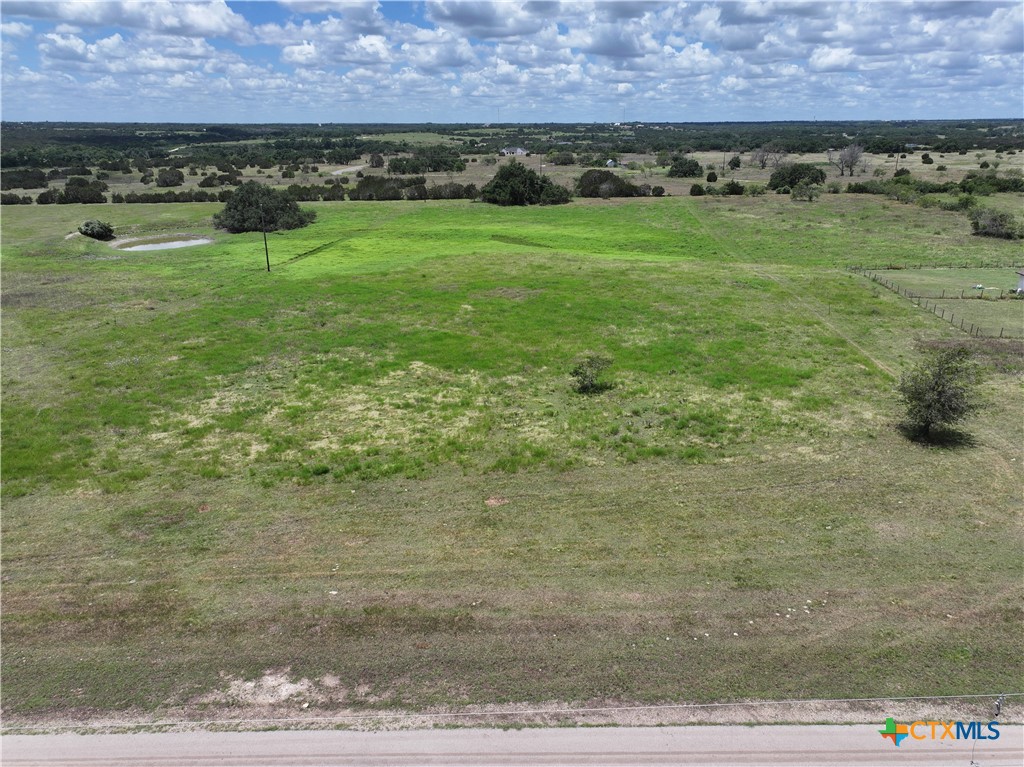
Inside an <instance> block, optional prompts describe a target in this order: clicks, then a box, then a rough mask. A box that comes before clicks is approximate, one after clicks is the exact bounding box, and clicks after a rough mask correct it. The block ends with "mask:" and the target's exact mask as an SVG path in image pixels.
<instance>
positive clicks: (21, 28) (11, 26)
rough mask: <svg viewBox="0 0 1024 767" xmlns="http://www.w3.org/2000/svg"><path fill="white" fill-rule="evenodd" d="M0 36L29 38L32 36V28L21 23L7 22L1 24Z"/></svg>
mask: <svg viewBox="0 0 1024 767" xmlns="http://www.w3.org/2000/svg"><path fill="white" fill-rule="evenodd" d="M0 34H2V35H3V36H4V37H28V36H29V35H31V34H32V27H30V26H29V25H28V24H22V23H21V22H20V21H5V22H3V23H2V24H0Z"/></svg>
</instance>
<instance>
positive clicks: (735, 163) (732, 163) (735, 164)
mask: <svg viewBox="0 0 1024 767" xmlns="http://www.w3.org/2000/svg"><path fill="white" fill-rule="evenodd" d="M729 167H730V168H731V169H732V170H738V169H739V167H740V156H739V155H738V154H734V155H733V156H732V157H731V158H730V159H729Z"/></svg>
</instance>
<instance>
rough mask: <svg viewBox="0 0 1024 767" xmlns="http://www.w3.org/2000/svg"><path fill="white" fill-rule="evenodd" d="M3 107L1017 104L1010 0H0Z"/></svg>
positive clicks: (498, 109) (15, 113)
mask: <svg viewBox="0 0 1024 767" xmlns="http://www.w3.org/2000/svg"><path fill="white" fill-rule="evenodd" d="M0 29H2V86H3V89H2V95H0V116H2V118H3V119H4V120H50V121H105V122H125V121H131V122H218V123H223V122H232V123H252V122H259V123H266V122H287V123H310V122H312V123H365V122H390V123H422V122H435V123H451V122H470V123H488V122H491V123H498V122H500V123H516V122H522V123H529V122H636V121H640V122H656V121H673V122H691V121H693V122H707V121H718V120H729V121H732V120H737V121H764V120H812V119H817V120H851V119H865V120H869V119H870V120H875V119H881V120H900V119H957V118H992V117H995V118H1021V117H1024V0H1014V1H1012V2H1000V1H999V0H985V1H982V2H954V1H952V0H945V1H943V0H939V1H938V2H923V1H920V2H919V1H910V2H897V1H895V0H855V1H854V2H828V1H827V0H796V1H793V0H789V1H787V2H781V1H778V2H777V1H775V0H752V1H751V2H714V1H708V0H699V1H696V2H672V1H670V2H660V1H657V0H655V1H646V0H645V1H642V2H641V1H633V0H604V1H598V2H568V1H567V2H547V1H543V2H542V1H539V0H531V1H529V2H527V1H525V0H524V1H521V2H520V1H516V0H501V1H500V2H491V1H488V0H425V1H424V0H418V1H417V2H376V0H369V1H366V0H353V1H351V2H348V1H341V2H338V1H332V2H321V1H320V0H287V1H285V0H281V1H279V2H269V1H268V2H226V1H225V0H204V1H202V2H196V1H190V0H130V1H117V0H63V1H62V2H47V1H44V0H25V1H23V0H4V1H3V2H2V4H0Z"/></svg>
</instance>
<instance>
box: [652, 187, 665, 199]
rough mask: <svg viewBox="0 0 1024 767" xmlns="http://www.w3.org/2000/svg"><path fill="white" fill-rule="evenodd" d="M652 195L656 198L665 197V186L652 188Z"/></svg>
mask: <svg viewBox="0 0 1024 767" xmlns="http://www.w3.org/2000/svg"><path fill="white" fill-rule="evenodd" d="M651 194H652V195H653V196H654V197H664V196H665V187H663V186H655V187H651Z"/></svg>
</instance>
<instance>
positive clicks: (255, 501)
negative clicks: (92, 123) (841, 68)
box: [2, 195, 1024, 717]
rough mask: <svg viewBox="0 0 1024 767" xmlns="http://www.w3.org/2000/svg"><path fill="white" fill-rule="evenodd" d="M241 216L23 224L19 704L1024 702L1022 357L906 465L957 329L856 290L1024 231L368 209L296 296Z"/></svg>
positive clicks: (945, 222) (306, 255)
mask: <svg viewBox="0 0 1024 767" xmlns="http://www.w3.org/2000/svg"><path fill="white" fill-rule="evenodd" d="M217 209H219V206H217V205H154V206H142V205H132V206H95V207H85V208H83V207H79V206H52V207H50V208H36V207H33V208H30V209H27V210H23V209H16V208H9V209H5V211H4V217H3V222H2V226H3V230H2V234H3V241H4V262H3V305H4V313H3V320H4V322H3V368H2V373H3V399H4V401H3V424H2V426H3V458H4V460H3V467H2V468H3V493H4V515H3V537H4V548H3V570H4V578H5V582H4V614H3V631H4V654H3V659H2V662H3V678H4V688H5V690H4V692H5V694H4V708H5V713H7V714H8V716H15V717H33V716H44V715H46V714H47V713H51V712H54V711H58V710H60V711H65V710H69V709H73V710H78V711H80V712H89V711H93V712H94V711H97V710H101V711H102V710H122V709H131V708H141V709H145V710H161V711H165V710H172V709H173V710H179V709H178V708H177V707H181V706H187V707H188V710H189V711H192V712H195V711H196V710H197V707H199V708H201V707H202V706H203V705H206V704H203V703H202V702H201V701H202V700H224V697H223V695H224V691H225V690H226V687H227V684H228V682H227V681H226V680H230V679H240V678H244V679H257V678H260V677H261V675H263V674H264V673H265V672H267V671H268V670H271V669H282V668H286V667H287V668H288V669H289V670H288V674H289V675H290V676H291V677H292V678H294V679H301V678H308V679H310V680H313V681H314V682H315V683H316V684H317V685H319V687H320V688H322V690H321V691H322V692H324V695H325V697H324V698H323V699H322V700H321V702H320V703H316V701H314V705H322V706H325V707H330V706H331V705H335V704H337V703H338V701H339V700H340V698H339V697H338V695H340V692H339V690H340V691H341V692H344V693H345V694H346V695H347V696H348V697H346V698H345V702H346V704H351V705H357V706H366V707H373V706H379V705H403V706H407V707H410V708H422V707H425V706H430V705H434V704H462V703H483V702H495V701H542V700H603V699H616V700H623V699H624V700H643V701H655V700H722V699H739V698H748V697H755V698H759V697H764V698H779V697H814V696H820V697H847V696H854V697H864V696H875V695H919V694H920V695H940V694H955V693H975V692H989V691H992V690H1003V689H1010V688H1012V687H1013V686H1014V684H1016V683H1017V682H1019V680H1020V678H1021V670H1022V667H1021V663H1020V658H1021V657H1022V655H1021V651H1022V649H1024V647H1022V643H1021V639H1020V635H1019V621H1020V618H1021V612H1020V608H1019V604H1020V596H1021V588H1020V583H1021V577H1020V576H1021V574H1022V572H1021V557H1020V550H1021V549H1020V532H1019V526H1018V522H1019V514H1020V508H1019V503H1018V502H1017V501H1016V500H1015V494H1014V492H1013V490H1012V488H1015V487H1019V484H1020V478H1021V477H1020V467H1021V465H1022V462H1024V461H1022V459H1024V455H1022V454H1021V449H1020V445H1021V433H1020V428H1019V418H1016V417H1015V416H1016V414H1019V412H1020V405H1021V397H1020V390H1019V387H1017V386H1016V383H1015V378H1014V376H1015V375H1016V372H1015V371H1017V372H1019V370H1020V354H1021V352H1020V349H1019V345H1018V346H1012V345H1011V346H1005V345H1002V346H999V347H998V348H995V347H991V348H990V347H982V346H979V351H981V352H982V353H983V355H990V356H991V358H992V359H995V358H996V356H998V359H999V370H1000V371H1008V372H999V371H997V370H995V369H993V370H992V372H991V374H990V376H989V379H988V382H987V383H986V385H985V395H986V397H987V400H988V402H989V407H988V408H987V409H986V410H985V411H984V412H983V413H982V414H981V415H980V417H979V418H978V419H977V421H975V422H974V423H972V424H971V425H970V427H969V431H970V433H971V435H972V440H973V442H969V443H968V445H966V446H961V447H960V448H957V449H946V450H943V449H935V448H926V447H922V446H920V445H915V444H912V443H908V442H906V441H905V440H904V438H903V437H902V436H901V435H900V433H899V432H898V431H897V430H896V428H895V425H896V423H897V421H898V420H899V412H898V408H897V406H896V404H895V400H894V395H893V388H894V387H893V384H894V376H896V375H898V374H899V372H900V371H901V370H902V369H904V368H905V367H906V366H907V365H908V364H910V363H911V362H913V361H914V360H915V359H916V352H915V350H914V347H915V344H916V343H917V342H918V341H919V340H921V339H931V340H935V341H939V342H948V341H954V340H957V339H964V338H965V337H964V335H963V334H961V333H959V331H957V330H955V329H954V328H952V327H950V326H949V324H948V323H944V322H942V321H940V320H939V319H938V318H936V317H934V316H932V315H930V314H928V313H926V312H922V311H920V310H918V309H916V308H914V307H912V306H911V305H910V304H909V302H907V301H906V300H904V299H900V298H898V297H897V296H895V295H894V294H892V293H890V292H888V291H885V290H876V289H874V288H875V287H876V286H874V285H872V283H870V282H869V281H868V280H866V279H865V278H863V277H862V276H859V275H856V274H853V273H851V272H850V271H848V269H847V268H846V267H847V266H849V265H855V264H861V263H873V262H877V260H878V259H879V258H881V259H883V260H884V261H886V262H888V261H890V260H893V259H897V260H899V261H900V262H902V263H906V264H910V263H913V264H917V263H922V262H923V263H929V264H934V265H941V264H953V263H962V261H963V259H964V258H968V259H971V260H972V261H973V262H975V263H978V264H981V263H995V262H999V263H1008V262H1011V261H1013V260H1019V259H1020V257H1021V246H1020V244H1019V243H1012V242H1002V241H987V240H981V239H979V238H972V237H970V235H969V234H967V233H966V227H965V222H964V221H963V219H962V217H959V218H957V217H955V216H954V214H948V213H943V212H941V211H935V210H924V209H922V208H918V207H916V206H903V205H899V204H895V203H888V202H886V201H883V200H878V199H874V198H860V197H856V196H847V195H838V196H828V197H827V198H826V199H823V200H822V201H821V202H820V203H815V204H813V205H805V204H800V205H797V204H794V203H792V202H791V201H790V200H789V199H788V198H775V197H767V198H760V199H752V200H751V199H740V200H725V199H700V200H691V199H688V198H671V199H663V200H642V201H631V202H627V203H614V202H613V203H603V202H596V203H591V204H573V205H571V206H565V207H560V208H538V209H529V210H504V209H495V208H492V207H489V206H483V205H474V204H469V203H395V204H389V203H342V204H334V205H332V204H323V205H320V206H317V210H318V214H319V217H318V221H317V222H316V223H315V224H314V225H313V226H311V227H308V228H307V229H304V230H300V231H295V232H288V233H280V234H274V235H271V237H270V238H269V239H270V251H271V261H272V271H271V272H270V273H269V274H268V273H267V272H266V271H265V267H264V261H263V243H262V238H261V237H260V236H259V235H235V236H231V235H227V234H224V233H222V232H215V231H214V230H213V229H212V227H211V223H210V218H209V217H210V215H211V214H212V213H213V212H215V211H216V210H217ZM89 217H98V218H101V219H103V220H107V221H110V222H111V223H113V224H115V225H116V226H117V227H118V231H119V233H128V232H130V233H132V234H135V235H138V236H142V235H148V234H169V233H176V232H184V233H201V234H204V235H212V236H213V237H214V239H215V242H214V243H213V244H211V245H206V246H198V247H195V248H185V249H179V250H169V251H152V252H143V253H129V252H123V251H116V250H114V249H111V248H110V247H109V246H107V245H104V244H102V243H96V242H92V241H87V240H85V239H83V238H80V237H74V238H71V239H64V235H66V234H67V233H68V232H71V231H73V230H74V229H75V227H76V226H77V225H78V223H80V222H81V220H84V219H85V218H89ZM907 232H914V233H919V236H906V233H907ZM970 303H972V304H974V303H977V304H983V303H988V302H981V301H977V302H970ZM1004 347H1005V348H1004ZM585 353H595V354H603V355H607V356H609V357H611V358H612V359H613V360H614V364H613V366H612V367H611V369H610V370H609V371H608V372H607V373H606V374H605V378H606V379H607V380H609V381H611V382H612V383H613V384H614V386H613V387H612V388H611V389H610V390H609V391H606V392H604V393H601V394H599V395H594V396H580V395H577V394H575V393H574V392H573V391H572V388H571V383H572V382H571V378H570V376H569V371H570V370H571V368H572V365H573V363H574V361H575V360H576V359H577V358H578V357H579V356H580V355H582V354H585ZM984 359H989V357H986V356H983V360H984ZM805 608H806V610H805ZM776 613H778V614H776ZM787 615H791V616H792V617H786V616H787ZM333 679H337V680H340V681H339V682H337V686H331V685H334V684H335V682H333V681H330V682H329V680H333ZM328 688H329V689H330V690H334V692H328ZM209 695H213V697H212V698H210V697H207V698H204V697H203V696H209ZM218 695H220V697H217V696H218ZM332 696H333V697H332ZM331 700H333V701H335V703H330V701H331ZM324 701H327V702H324ZM209 705H216V704H215V703H210V704H209Z"/></svg>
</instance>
